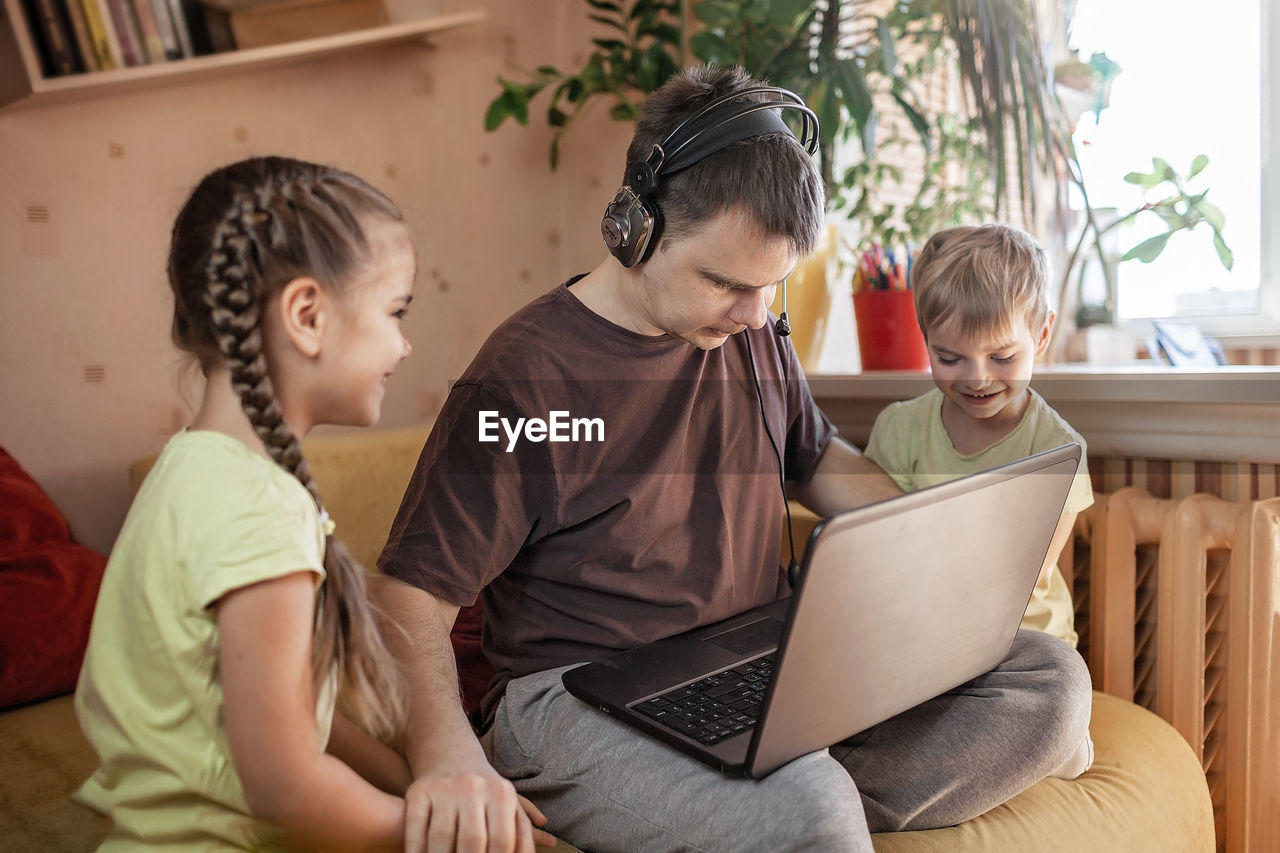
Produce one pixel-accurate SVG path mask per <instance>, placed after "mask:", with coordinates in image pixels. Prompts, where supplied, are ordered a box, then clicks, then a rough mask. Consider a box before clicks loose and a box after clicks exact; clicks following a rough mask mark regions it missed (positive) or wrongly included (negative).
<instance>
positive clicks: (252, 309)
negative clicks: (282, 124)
mask: <svg viewBox="0 0 1280 853" xmlns="http://www.w3.org/2000/svg"><path fill="white" fill-rule="evenodd" d="M378 221H389V222H403V217H402V216H401V214H400V211H399V209H398V208H397V207H396V206H395V204H393V203H392V202H391V200H390V199H388V198H387V197H386V196H385V195H383V194H382V193H381V192H379V191H378V190H376V189H374V188H373V187H371V186H370V185H369V184H367V183H365V182H364V181H363V180H361V179H360V178H357V177H356V176H355V175H352V174H349V173H347V172H343V171H340V170H338V169H334V168H330V167H327V166H319V165H316V164H313V163H306V162H303V161H300V160H291V159H288V158H283V157H259V158H253V159H250V160H243V161H241V162H238V163H233V164H231V165H229V166H224V167H222V168H220V169H217V170H215V171H213V172H211V173H210V174H209V175H207V176H205V178H204V179H203V180H201V181H200V183H199V185H197V186H196V188H195V190H194V191H192V193H191V197H190V198H189V199H188V200H187V202H186V204H185V205H184V206H183V208H182V210H181V212H179V214H178V217H177V219H176V220H175V222H174V225H173V234H172V242H171V245H170V250H169V286H170V288H171V289H172V291H173V296H174V312H173V330H172V331H173V340H174V342H175V343H176V344H177V345H178V347H179V348H181V349H183V350H186V351H187V352H190V353H192V354H193V355H195V356H196V357H197V358H198V359H199V360H200V364H201V367H202V368H203V369H204V370H205V372H206V374H207V373H208V372H209V369H210V368H211V367H213V366H214V365H217V364H225V366H226V367H227V368H228V369H229V371H230V373H231V383H232V387H233V388H234V389H235V392H236V394H237V395H239V397H240V403H241V407H242V408H243V409H244V412H245V414H246V415H247V416H248V418H249V422H250V423H251V424H252V425H253V429H254V432H256V433H257V435H258V437H259V438H261V439H262V442H263V444H264V445H265V446H266V449H267V452H268V453H270V454H271V458H272V459H274V460H275V461H276V463H277V464H279V465H280V466H281V467H282V468H284V469H285V470H286V471H288V472H289V473H290V474H292V475H293V476H295V477H297V478H298V480H299V481H300V482H301V483H302V485H303V486H305V487H306V489H307V491H308V492H310V493H311V496H312V497H313V498H314V499H315V502H316V506H317V508H318V509H319V510H320V511H321V513H322V517H324V515H323V513H324V502H323V501H322V500H321V498H320V493H319V492H318V491H317V489H316V485H315V483H314V482H313V481H312V479H311V473H310V471H309V470H308V468H307V463H306V460H305V459H303V457H302V447H301V445H300V443H299V441H298V438H297V436H295V435H294V434H293V432H292V430H290V428H289V425H288V424H287V423H286V422H285V420H284V417H283V414H282V413H281V409H280V402H279V400H278V399H277V398H276V394H275V390H274V388H273V387H272V384H271V378H270V376H269V375H268V373H267V358H266V352H265V347H264V346H263V337H262V329H261V325H260V322H259V321H260V318H261V316H262V313H263V312H264V311H265V310H266V308H267V305H268V303H269V302H270V301H271V299H272V298H273V297H274V296H275V295H276V294H277V293H278V292H279V291H280V290H281V289H282V288H283V287H284V286H285V285H286V284H287V283H288V282H290V281H292V280H293V279H295V278H298V277H303V276H309V277H311V278H314V279H315V280H316V281H317V282H319V283H320V285H321V286H322V287H324V288H325V289H327V290H330V291H332V292H334V293H341V292H342V290H343V289H344V288H345V287H346V286H348V285H349V284H350V283H351V282H352V281H353V280H355V279H356V278H357V276H358V274H359V272H361V271H362V269H363V268H364V266H365V265H366V264H368V263H370V262H371V260H372V258H371V256H370V247H369V242H368V237H367V232H366V228H367V226H369V225H372V224H374V223H376V222H378ZM324 568H325V575H326V577H325V581H324V583H323V584H322V585H321V587H320V591H319V593H318V594H317V599H316V617H315V632H314V637H313V640H312V661H311V663H312V679H313V681H314V683H315V686H316V688H317V693H318V692H319V687H320V685H321V684H322V683H323V682H324V681H325V680H326V679H327V678H328V677H329V675H330V673H331V672H333V671H334V670H335V669H336V670H337V672H338V674H339V677H340V679H341V684H342V688H343V689H342V690H341V691H340V695H341V697H342V702H343V705H344V709H345V710H346V711H347V712H348V713H349V714H350V715H351V716H353V717H354V718H355V720H356V721H357V722H358V723H360V724H361V725H362V726H363V727H364V728H365V729H366V730H367V731H369V732H370V733H371V734H374V735H375V736H377V737H381V738H383V739H391V738H394V737H396V736H397V735H398V734H399V733H400V732H402V731H403V727H404V720H405V713H406V710H405V709H406V705H407V703H406V700H405V688H404V685H403V683H402V680H401V676H400V671H399V669H398V667H397V665H396V662H395V660H394V658H392V656H391V654H390V652H389V651H388V650H387V647H386V645H385V644H384V642H383V639H382V636H381V634H380V633H379V630H378V626H377V623H376V614H375V612H374V609H373V605H372V604H371V602H370V601H369V599H368V596H367V595H366V594H365V572H364V568H363V567H362V566H360V565H359V564H358V563H356V562H355V560H353V559H352V558H351V556H350V555H349V554H348V553H347V551H346V549H345V548H344V547H343V546H342V544H341V543H340V542H339V541H338V540H337V539H335V538H334V537H333V536H328V537H327V538H326V542H325V553H324Z"/></svg>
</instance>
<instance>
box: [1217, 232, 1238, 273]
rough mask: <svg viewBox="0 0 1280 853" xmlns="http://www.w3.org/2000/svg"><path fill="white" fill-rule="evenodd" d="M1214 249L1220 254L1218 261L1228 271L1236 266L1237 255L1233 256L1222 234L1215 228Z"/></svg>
mask: <svg viewBox="0 0 1280 853" xmlns="http://www.w3.org/2000/svg"><path fill="white" fill-rule="evenodd" d="M1213 248H1214V251H1216V252H1217V253H1218V260H1219V261H1221V262H1222V265H1223V266H1224V267H1226V268H1227V269H1228V270H1230V269H1231V268H1232V266H1234V265H1235V262H1236V258H1235V255H1233V254H1231V250H1230V249H1229V248H1227V241H1226V240H1223V239H1222V234H1221V233H1219V232H1218V230H1217V229H1216V228H1215V229H1214V231H1213Z"/></svg>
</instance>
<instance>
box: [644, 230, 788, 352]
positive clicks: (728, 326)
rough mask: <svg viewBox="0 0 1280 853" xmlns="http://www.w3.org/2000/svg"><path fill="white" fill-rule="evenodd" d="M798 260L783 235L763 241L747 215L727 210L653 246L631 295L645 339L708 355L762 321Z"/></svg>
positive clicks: (766, 317) (763, 321)
mask: <svg viewBox="0 0 1280 853" xmlns="http://www.w3.org/2000/svg"><path fill="white" fill-rule="evenodd" d="M796 261H797V257H796V254H795V251H794V250H793V249H792V248H791V244H790V242H789V241H787V240H786V239H785V238H782V237H774V236H766V235H765V234H763V233H762V232H761V231H760V229H759V227H757V226H756V225H755V223H754V222H752V221H751V220H750V218H749V217H747V216H745V215H743V214H740V213H738V212H736V211H728V212H725V213H722V214H719V215H717V216H716V217H714V218H712V219H710V220H708V221H707V222H706V223H705V224H704V225H703V227H702V228H701V230H699V231H697V232H696V233H693V234H686V235H684V236H682V237H680V238H679V239H677V240H676V241H675V242H674V243H672V244H671V245H670V246H666V245H660V246H658V248H657V249H656V250H655V251H654V253H653V255H652V257H650V258H649V260H648V261H646V262H645V263H644V264H643V265H642V266H641V267H640V273H641V276H640V280H639V281H640V290H639V292H637V293H635V294H633V295H632V296H633V299H632V300H631V302H632V307H633V310H634V311H635V315H636V320H637V325H639V326H641V329H640V331H641V332H642V333H645V334H654V335H658V334H664V333H665V334H669V335H672V336H674V337H678V338H680V339H681V340H684V341H687V342H688V343H690V344H693V345H694V346H696V347H698V348H700V349H704V350H710V349H715V348H716V347H718V346H720V345H721V344H723V343H724V342H725V341H726V340H727V339H728V338H729V336H730V335H734V334H737V333H738V332H741V331H743V330H744V329H746V328H747V327H748V326H749V327H751V328H753V329H758V328H760V327H761V326H763V325H764V324H765V322H766V321H767V320H768V318H769V313H768V312H769V305H770V304H771V303H772V302H773V295H774V290H775V289H776V287H777V285H778V284H779V282H781V281H783V280H784V279H785V278H786V277H787V276H789V275H790V274H791V272H792V270H794V269H795V266H796Z"/></svg>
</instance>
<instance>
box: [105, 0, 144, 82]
mask: <svg viewBox="0 0 1280 853" xmlns="http://www.w3.org/2000/svg"><path fill="white" fill-rule="evenodd" d="M107 11H108V12H109V13H110V15H111V26H112V28H113V29H114V30H115V32H116V38H117V39H119V41H120V53H121V55H122V56H123V57H124V64H125V65H126V66H128V67H130V68H132V67H134V66H136V65H146V64H147V51H146V48H145V47H144V46H143V44H142V33H141V32H140V31H139V29H138V22H137V19H136V18H135V17H134V13H133V3H131V2H130V0H107Z"/></svg>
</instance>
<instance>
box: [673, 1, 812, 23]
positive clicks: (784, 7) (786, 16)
mask: <svg viewBox="0 0 1280 853" xmlns="http://www.w3.org/2000/svg"><path fill="white" fill-rule="evenodd" d="M698 5H699V6H700V5H702V4H701V3H699V4H698ZM812 6H813V0H773V2H772V3H770V4H769V18H770V20H771V21H772V22H773V23H774V24H776V25H777V26H779V27H781V28H783V29H786V30H791V29H794V28H795V27H796V25H797V24H799V23H800V19H801V18H803V17H804V16H806V15H808V14H809V10H810V8H811V7H812Z"/></svg>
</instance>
